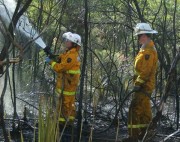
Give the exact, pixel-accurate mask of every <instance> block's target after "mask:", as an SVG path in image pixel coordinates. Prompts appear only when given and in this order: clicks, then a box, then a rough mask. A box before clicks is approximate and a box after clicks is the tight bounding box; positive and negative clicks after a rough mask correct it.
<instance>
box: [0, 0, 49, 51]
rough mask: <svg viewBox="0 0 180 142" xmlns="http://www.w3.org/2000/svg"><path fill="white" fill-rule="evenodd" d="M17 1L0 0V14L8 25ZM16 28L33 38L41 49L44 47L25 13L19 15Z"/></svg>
mask: <svg viewBox="0 0 180 142" xmlns="http://www.w3.org/2000/svg"><path fill="white" fill-rule="evenodd" d="M16 5H17V3H16V2H15V0H0V16H1V17H2V19H3V21H4V22H5V23H6V25H9V24H10V22H11V21H12V17H13V13H14V11H15V8H16ZM16 30H17V31H20V32H21V33H23V34H24V35H26V37H28V38H30V39H34V42H35V43H36V44H38V45H39V46H40V47H41V48H42V49H45V48H46V44H45V42H44V41H43V40H42V38H41V37H39V33H38V32H37V31H36V30H35V29H34V28H33V26H32V24H31V23H30V22H29V19H28V17H27V15H26V14H24V15H23V16H21V17H20V19H19V21H18V23H17V26H16Z"/></svg>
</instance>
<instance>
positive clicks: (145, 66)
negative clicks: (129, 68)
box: [123, 23, 158, 142]
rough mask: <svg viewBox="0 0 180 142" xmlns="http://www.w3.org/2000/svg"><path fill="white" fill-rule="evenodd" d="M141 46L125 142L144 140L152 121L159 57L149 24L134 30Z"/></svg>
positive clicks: (136, 59)
mask: <svg viewBox="0 0 180 142" xmlns="http://www.w3.org/2000/svg"><path fill="white" fill-rule="evenodd" d="M134 31H135V36H138V40H139V43H140V45H141V48H140V51H139V53H138V55H137V56H136V58H135V63H134V72H135V74H134V92H135V93H134V95H133V100H132V102H131V105H130V108H129V116H128V132H129V137H128V138H126V139H124V140H123V142H138V140H142V139H143V137H144V135H145V132H146V129H147V127H148V125H149V123H150V121H151V120H152V112H151V104H150V96H151V94H152V92H153V90H154V89H155V82H156V80H155V78H156V77H155V76H156V70H157V63H158V56H157V51H156V48H155V45H154V42H153V41H152V40H151V35H152V34H157V31H155V30H153V29H152V28H151V27H150V25H149V24H147V23H139V24H137V25H136V27H135V28H134Z"/></svg>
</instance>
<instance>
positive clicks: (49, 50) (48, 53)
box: [44, 46, 52, 56]
mask: <svg viewBox="0 0 180 142" xmlns="http://www.w3.org/2000/svg"><path fill="white" fill-rule="evenodd" d="M44 52H45V53H46V55H47V56H49V55H51V54H52V52H51V47H50V46H46V47H45V48H44Z"/></svg>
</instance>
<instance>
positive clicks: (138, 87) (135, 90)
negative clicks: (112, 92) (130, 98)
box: [133, 86, 141, 92]
mask: <svg viewBox="0 0 180 142" xmlns="http://www.w3.org/2000/svg"><path fill="white" fill-rule="evenodd" d="M140 90H141V86H134V88H133V91H134V92H139V91H140Z"/></svg>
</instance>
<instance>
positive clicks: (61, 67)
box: [50, 53, 77, 73]
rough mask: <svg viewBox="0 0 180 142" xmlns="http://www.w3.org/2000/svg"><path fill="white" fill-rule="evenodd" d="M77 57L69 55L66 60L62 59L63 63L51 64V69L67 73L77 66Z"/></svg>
mask: <svg viewBox="0 0 180 142" xmlns="http://www.w3.org/2000/svg"><path fill="white" fill-rule="evenodd" d="M76 60H77V57H76V56H75V54H70V53H69V54H67V55H66V56H65V57H64V59H61V63H56V62H51V63H50V64H51V67H52V69H53V70H54V71H55V72H57V73H58V72H65V71H68V70H70V69H71V68H72V66H73V65H74V64H75V62H76Z"/></svg>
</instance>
